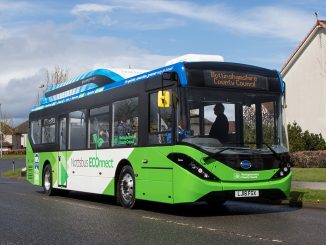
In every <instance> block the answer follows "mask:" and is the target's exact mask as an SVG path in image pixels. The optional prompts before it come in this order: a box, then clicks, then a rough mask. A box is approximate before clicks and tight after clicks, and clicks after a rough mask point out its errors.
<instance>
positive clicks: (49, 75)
mask: <svg viewBox="0 0 326 245" xmlns="http://www.w3.org/2000/svg"><path fill="white" fill-rule="evenodd" d="M68 74H69V72H68V69H64V68H62V67H60V66H55V67H54V69H53V70H52V71H49V70H46V75H45V76H46V77H45V81H44V83H43V84H42V85H40V86H39V89H40V91H38V93H37V100H36V103H37V104H39V101H40V98H41V97H42V95H44V94H45V92H46V91H47V90H48V88H50V87H52V86H53V85H57V84H60V83H62V82H65V81H67V80H68Z"/></svg>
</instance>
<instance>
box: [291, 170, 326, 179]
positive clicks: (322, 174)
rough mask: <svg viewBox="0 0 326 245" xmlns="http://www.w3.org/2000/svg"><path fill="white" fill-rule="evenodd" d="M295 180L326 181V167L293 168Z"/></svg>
mask: <svg viewBox="0 0 326 245" xmlns="http://www.w3.org/2000/svg"><path fill="white" fill-rule="evenodd" d="M292 171H293V177H292V180H294V181H312V182H326V168H292Z"/></svg>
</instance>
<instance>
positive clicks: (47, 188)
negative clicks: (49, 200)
mask: <svg viewBox="0 0 326 245" xmlns="http://www.w3.org/2000/svg"><path fill="white" fill-rule="evenodd" d="M43 191H44V194H46V195H48V196H51V195H53V192H54V191H53V188H52V168H51V165H50V164H47V165H46V166H45V168H44V171H43Z"/></svg>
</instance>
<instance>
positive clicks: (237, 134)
mask: <svg viewBox="0 0 326 245" xmlns="http://www.w3.org/2000/svg"><path fill="white" fill-rule="evenodd" d="M185 95H186V96H185V97H186V99H185V100H184V102H185V103H186V106H185V107H184V108H187V110H186V111H185V112H184V115H182V114H181V117H180V118H182V117H185V118H187V119H188V120H186V121H187V125H186V127H187V130H186V131H187V134H186V136H185V134H183V136H181V135H179V134H178V140H179V142H183V143H188V144H193V145H196V146H197V147H200V148H202V149H204V150H205V151H208V152H211V153H218V152H222V151H223V154H228V153H230V154H231V153H232V154H234V153H235V151H236V152H237V153H239V151H240V152H241V154H242V153H244V154H246V153H248V154H252V152H253V151H254V152H259V153H268V154H271V152H272V153H282V152H287V151H288V143H287V137H286V133H287V132H286V126H285V122H284V116H283V106H282V96H281V95H280V94H279V93H273V92H266V91H265V92H259V91H247V90H246V91H241V90H238V89H236V90H233V89H218V88H198V87H196V88H185ZM179 127H181V126H180V124H179Z"/></svg>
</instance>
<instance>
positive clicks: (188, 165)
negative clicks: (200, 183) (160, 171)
mask: <svg viewBox="0 0 326 245" xmlns="http://www.w3.org/2000/svg"><path fill="white" fill-rule="evenodd" d="M168 158H169V159H170V160H171V161H173V162H175V163H176V164H178V165H179V166H180V167H182V168H184V169H186V170H188V171H189V172H191V173H192V174H194V175H196V176H197V177H199V178H201V179H205V180H218V178H217V177H216V176H214V175H213V174H212V173H211V172H210V171H209V170H207V169H206V168H204V167H203V166H202V165H200V164H199V163H198V162H196V161H195V160H194V159H192V158H191V157H189V156H187V155H185V154H183V153H170V154H169V155H168Z"/></svg>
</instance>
